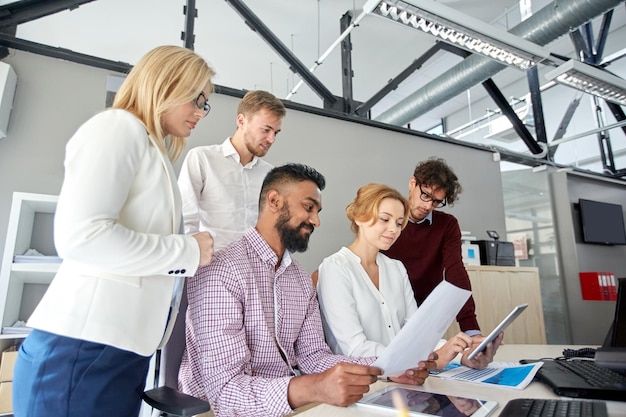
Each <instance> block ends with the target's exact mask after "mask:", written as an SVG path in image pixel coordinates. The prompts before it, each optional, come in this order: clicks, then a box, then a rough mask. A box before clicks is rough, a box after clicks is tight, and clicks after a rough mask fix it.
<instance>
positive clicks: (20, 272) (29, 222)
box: [0, 192, 60, 349]
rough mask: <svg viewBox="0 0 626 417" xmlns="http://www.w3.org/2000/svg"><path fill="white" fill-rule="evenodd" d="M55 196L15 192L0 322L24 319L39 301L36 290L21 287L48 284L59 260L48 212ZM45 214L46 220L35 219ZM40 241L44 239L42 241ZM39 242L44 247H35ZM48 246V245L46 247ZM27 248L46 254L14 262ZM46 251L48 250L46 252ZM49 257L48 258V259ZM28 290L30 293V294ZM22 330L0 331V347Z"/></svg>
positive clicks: (0, 274)
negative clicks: (14, 331)
mask: <svg viewBox="0 0 626 417" xmlns="http://www.w3.org/2000/svg"><path fill="white" fill-rule="evenodd" d="M57 201H58V197H57V196H54V195H46V194H32V193H21V192H16V193H14V194H13V203H12V205H11V213H10V215H9V225H8V228H7V236H6V244H5V247H4V254H3V256H2V269H1V270H0V306H1V308H0V325H2V327H5V326H12V325H13V324H14V323H15V322H16V321H18V320H24V321H25V320H26V319H28V316H29V315H30V314H31V313H32V310H33V309H34V306H35V305H36V304H37V302H38V301H39V300H38V299H35V300H33V299H32V297H33V294H34V297H38V296H40V295H41V294H39V293H38V292H37V291H34V292H32V291H30V292H29V291H25V288H28V286H29V284H44V285H47V284H50V282H51V281H52V278H53V277H54V274H55V273H56V271H57V270H58V268H59V265H60V262H59V260H58V258H57V257H56V253H49V252H50V251H51V250H54V249H53V248H54V244H53V230H52V221H51V219H52V216H53V215H54V212H55V210H56V205H57ZM41 216H44V217H45V216H47V217H50V219H47V220H48V221H37V220H39V219H38V217H41ZM42 242H44V243H43V244H42ZM37 246H43V247H45V249H41V248H38V247H37ZM50 248H52V249H50ZM28 249H36V250H38V251H39V252H42V253H44V255H47V256H46V257H39V258H33V259H32V262H30V261H29V259H28V258H26V259H21V260H20V262H15V256H16V255H17V256H19V255H23V254H24V253H25V252H26V251H27V250H28ZM46 252H48V253H46ZM48 261H49V262H48ZM31 293H32V294H31ZM24 337H26V334H22V333H19V334H15V333H10V334H2V335H0V348H2V349H4V348H5V347H6V346H8V345H10V344H12V343H15V341H17V340H19V339H23V338H24Z"/></svg>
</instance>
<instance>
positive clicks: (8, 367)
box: [0, 347, 17, 382]
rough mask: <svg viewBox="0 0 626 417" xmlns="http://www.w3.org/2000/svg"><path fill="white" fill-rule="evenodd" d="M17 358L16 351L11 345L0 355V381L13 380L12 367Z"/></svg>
mask: <svg viewBox="0 0 626 417" xmlns="http://www.w3.org/2000/svg"><path fill="white" fill-rule="evenodd" d="M16 359H17V351H16V350H15V348H14V347H11V348H9V349H7V350H5V351H4V352H2V356H0V382H6V381H13V368H14V367H15V360H16Z"/></svg>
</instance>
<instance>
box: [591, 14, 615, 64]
mask: <svg viewBox="0 0 626 417" xmlns="http://www.w3.org/2000/svg"><path fill="white" fill-rule="evenodd" d="M612 18H613V10H612V9H611V10H609V11H608V12H606V13H604V16H602V24H601V26H600V31H599V32H598V39H597V40H596V48H595V49H596V55H597V56H598V57H602V56H604V46H605V45H606V40H607V38H608V37H609V28H610V26H611V19H612ZM597 63H599V61H598V62H596V64H597Z"/></svg>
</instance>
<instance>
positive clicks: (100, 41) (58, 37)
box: [16, 0, 626, 148]
mask: <svg viewBox="0 0 626 417" xmlns="http://www.w3.org/2000/svg"><path fill="white" fill-rule="evenodd" d="M526 1H531V0H526ZM244 2H245V4H246V5H247V6H248V7H249V8H250V9H251V10H252V11H253V12H254V13H255V14H256V15H257V16H258V17H259V19H260V20H261V21H262V22H263V23H264V24H265V25H266V26H268V27H269V28H270V30H272V32H273V33H274V34H275V35H276V36H277V37H278V38H279V39H280V40H281V41H282V42H283V43H284V44H285V45H286V46H287V47H288V48H289V49H290V50H291V51H292V52H293V53H294V54H295V56H296V57H298V58H299V59H300V61H302V63H303V64H304V65H305V66H306V67H312V66H313V64H314V62H315V61H316V60H317V58H318V57H319V56H320V55H321V54H322V53H324V52H325V51H326V49H327V48H328V47H329V46H330V45H331V44H332V43H333V42H334V41H335V40H336V39H337V37H338V36H339V34H340V24H339V20H340V18H341V16H342V15H343V14H344V13H346V12H347V11H353V16H358V15H359V14H360V11H361V7H362V5H363V4H364V3H365V0H244ZM441 3H445V4H446V5H447V6H449V7H453V8H454V9H456V10H458V11H460V12H462V13H465V14H467V15H470V16H473V17H475V18H477V19H480V20H483V21H485V22H489V23H491V24H493V25H495V26H498V27H501V28H505V29H509V28H511V27H514V26H515V25H516V24H518V23H519V21H520V17H519V14H520V13H519V4H518V0H498V1H493V0H441ZM548 3H549V1H548V0H532V10H533V11H537V10H539V9H540V8H541V7H543V6H545V5H546V4H548ZM185 4H186V2H185V1H183V0H176V1H173V0H132V1H129V0H97V1H93V2H90V3H86V4H84V5H82V6H81V7H79V8H78V9H76V10H73V11H65V12H61V13H57V14H55V15H51V16H47V17H44V18H40V19H38V20H36V21H32V22H29V23H26V24H22V25H20V26H19V27H18V29H17V34H16V36H17V37H18V38H22V39H26V40H32V41H35V42H39V43H43V44H46V45H51V46H55V47H62V48H66V49H70V50H73V51H75V52H81V53H85V54H89V55H94V56H97V57H101V58H106V59H110V60H114V61H121V62H127V63H130V64H133V63H135V62H136V61H137V60H138V58H139V57H141V55H143V53H145V52H146V51H148V50H149V49H151V48H152V47H154V46H156V45H159V44H178V45H182V41H181V32H182V31H183V30H184V21H185V20H184V15H183V6H184V5H185ZM196 8H197V10H198V17H197V19H196V20H195V45H194V46H195V47H194V49H195V50H196V51H197V52H198V53H199V54H200V55H202V56H203V57H204V58H205V59H206V60H207V61H209V62H210V63H211V64H212V65H213V66H214V68H215V69H216V71H217V77H216V78H215V80H214V81H215V82H216V83H217V84H219V85H223V86H227V87H232V88H236V89H265V90H269V91H271V92H273V93H274V94H275V95H277V96H278V97H281V98H285V97H286V96H287V94H288V93H289V91H290V90H291V89H292V88H293V86H294V85H295V84H296V83H297V82H298V81H299V77H298V76H297V75H294V74H293V73H292V72H291V71H290V70H289V68H288V65H287V64H286V63H285V62H284V61H283V60H282V58H281V57H280V56H278V55H277V54H276V53H275V52H274V51H273V50H272V49H271V47H270V46H269V45H268V44H267V43H266V42H265V41H264V40H263V39H262V38H261V37H260V36H259V35H258V34H257V33H255V32H253V31H252V30H250V28H249V27H248V26H247V25H246V24H245V23H244V21H243V19H242V18H241V17H240V16H239V15H238V14H237V12H236V11H235V10H234V9H233V8H232V7H231V6H230V5H229V3H228V1H224V0H197V1H196ZM624 15H625V13H624V8H623V7H621V8H617V9H616V13H615V14H614V16H613V23H612V25H611V29H612V30H617V29H619V28H621V27H622V26H624V23H625V22H626V18H625V17H624ZM598 26H599V24H598V25H596V28H597V27H598ZM351 39H352V47H353V50H352V67H353V70H354V79H353V87H354V92H353V95H354V99H355V100H358V101H365V100H367V99H369V98H370V97H371V96H372V95H373V94H374V93H376V92H377V91H378V90H379V89H381V88H382V87H383V86H384V85H385V84H386V83H387V82H388V81H389V80H390V79H392V78H394V77H395V76H397V75H398V74H399V73H400V72H401V71H402V70H403V69H405V68H406V67H407V66H408V65H409V64H410V63H411V62H412V61H413V60H415V59H416V58H418V57H419V56H420V55H421V54H423V53H424V52H425V51H426V50H428V49H429V48H430V47H432V46H433V45H434V43H435V42H434V38H433V37H431V36H429V35H426V34H423V33H421V32H418V31H416V30H414V29H411V28H408V27H406V26H404V25H401V24H397V23H394V22H390V21H388V20H385V19H382V18H380V17H377V16H367V17H365V18H364V19H363V20H362V21H361V23H360V25H359V26H358V27H356V28H355V29H354V30H353V31H352V34H351ZM548 47H549V49H550V50H551V51H552V52H558V53H560V54H562V55H571V54H572V53H573V47H572V45H571V42H570V41H569V38H568V37H567V36H564V37H562V38H561V39H560V40H558V41H556V42H554V43H553V44H551V45H548ZM623 47H624V45H623V41H622V40H621V39H618V40H614V39H611V38H610V37H609V42H608V45H607V54H608V53H611V52H614V51H615V50H619V49H620V48H623ZM459 61H460V58H458V57H456V56H454V55H452V54H450V53H446V52H439V53H438V54H437V55H435V56H434V57H433V58H432V59H431V60H429V61H428V62H427V63H426V64H425V65H424V66H423V67H422V69H421V70H419V71H417V72H415V73H414V74H413V75H412V76H411V77H409V78H408V79H407V80H406V81H405V82H403V83H402V84H401V86H400V88H398V89H397V90H395V91H393V92H392V93H390V94H389V95H388V96H387V97H385V99H383V100H382V101H381V102H380V103H379V104H378V105H377V106H376V107H375V108H374V109H373V110H372V113H373V114H374V115H375V114H378V113H380V112H382V111H384V110H385V109H386V108H388V107H390V106H391V105H393V104H395V103H397V102H398V101H399V100H401V99H403V98H405V97H406V96H407V95H408V94H410V93H412V92H414V91H416V90H418V89H419V87H420V86H422V85H424V84H426V83H427V82H429V81H431V80H432V79H434V78H435V77H437V76H438V75H439V74H441V73H443V72H444V71H445V70H446V69H448V68H450V67H451V66H452V65H454V64H456V63H458V62H459ZM314 74H315V76H316V77H318V78H319V79H320V81H321V82H322V83H323V84H324V85H325V86H326V87H327V88H328V89H329V90H330V91H331V92H332V93H333V94H334V95H337V96H342V82H341V61H340V51H339V48H336V49H335V50H334V51H333V52H332V53H331V54H330V55H329V57H328V58H327V59H326V61H325V62H324V63H323V64H322V65H321V66H319V67H318V68H317V69H316V71H315V73H314ZM493 79H494V81H495V82H496V84H497V85H498V86H499V87H500V88H501V89H503V90H504V91H506V89H507V86H509V85H512V84H514V83H515V82H517V81H519V80H525V73H523V72H521V71H518V70H516V69H506V70H504V71H502V72H500V73H499V74H497V75H496V76H494V77H493ZM524 82H525V81H524ZM485 96H486V93H485V91H484V89H483V88H482V87H480V86H477V87H474V88H472V89H470V90H468V92H466V93H464V94H460V95H459V96H457V97H455V98H453V99H451V100H449V101H448V102H446V103H444V104H442V105H440V106H438V107H436V108H435V109H433V110H431V111H430V112H428V113H427V114H425V115H422V116H420V117H419V118H418V119H416V120H415V121H413V122H412V123H411V127H412V128H413V129H416V130H427V129H429V128H430V127H432V126H434V125H436V124H438V123H439V121H440V120H441V118H442V117H446V116H448V115H450V114H453V113H455V112H457V111H459V110H461V109H463V108H466V107H467V106H468V104H472V103H475V102H477V101H479V100H481V99H482V98H484V97H485ZM291 100H293V101H296V102H300V103H304V104H308V105H313V106H317V107H321V106H322V102H321V100H320V99H319V97H318V96H317V95H316V94H315V93H314V92H313V91H312V90H311V89H310V88H309V87H308V86H307V85H306V84H305V85H303V86H302V87H301V88H300V89H299V90H298V92H297V93H296V94H295V95H294V96H293V97H292V98H291ZM492 108H495V105H492ZM481 111H482V110H481ZM468 113H469V114H471V113H472V111H471V107H470V110H469V111H468ZM481 115H482V114H474V117H479V116H481ZM468 117H469V116H468ZM522 145H523V144H522ZM522 148H523V146H522Z"/></svg>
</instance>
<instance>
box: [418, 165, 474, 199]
mask: <svg viewBox="0 0 626 417" xmlns="http://www.w3.org/2000/svg"><path fill="white" fill-rule="evenodd" d="M413 176H414V177H415V181H416V182H417V184H420V185H425V186H426V187H432V188H434V189H437V188H439V189H442V190H444V191H445V192H446V202H447V203H448V204H449V205H453V204H454V202H455V201H457V199H458V198H459V194H461V192H462V191H463V188H462V187H461V183H460V182H459V178H458V177H457V176H456V174H455V173H454V171H452V168H450V167H449V166H448V164H446V161H445V160H444V159H443V158H437V157H432V158H429V159H427V160H425V161H422V162H420V163H419V164H418V165H417V166H416V167H415V171H413Z"/></svg>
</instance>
